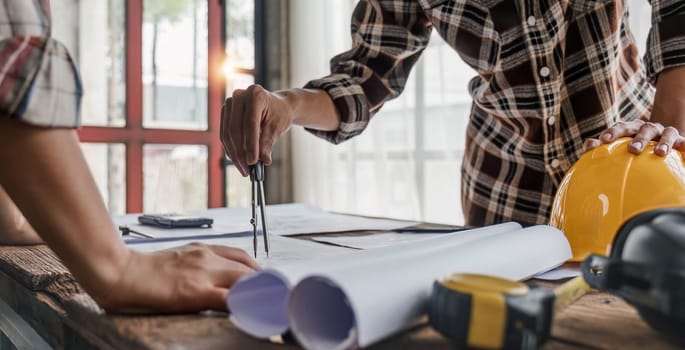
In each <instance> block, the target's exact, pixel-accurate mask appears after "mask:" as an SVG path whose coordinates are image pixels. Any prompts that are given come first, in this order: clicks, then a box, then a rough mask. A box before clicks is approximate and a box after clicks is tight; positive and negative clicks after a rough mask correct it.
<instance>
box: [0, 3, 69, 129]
mask: <svg viewBox="0 0 685 350" xmlns="http://www.w3.org/2000/svg"><path fill="white" fill-rule="evenodd" d="M50 22H51V18H50V3H49V1H48V0H4V1H2V2H0V118H13V119H18V120H21V121H23V122H26V123H29V124H32V125H36V126H42V127H68V128H73V127H77V126H78V125H79V121H80V120H79V106H80V101H81V95H82V89H81V81H80V78H79V75H78V70H77V69H76V66H75V65H74V62H73V60H72V59H71V57H70V56H69V53H68V52H67V49H66V48H65V47H64V46H63V45H62V44H60V43H59V42H57V41H55V40H53V39H52V38H51V37H50V30H51V24H50Z"/></svg>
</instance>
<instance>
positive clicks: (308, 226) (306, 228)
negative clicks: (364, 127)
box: [114, 203, 416, 239]
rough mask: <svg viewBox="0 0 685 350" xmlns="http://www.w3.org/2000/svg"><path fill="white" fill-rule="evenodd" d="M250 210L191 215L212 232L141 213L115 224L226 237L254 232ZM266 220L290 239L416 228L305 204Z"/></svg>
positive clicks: (153, 232) (280, 209)
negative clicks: (160, 222) (158, 223)
mask: <svg viewBox="0 0 685 350" xmlns="http://www.w3.org/2000/svg"><path fill="white" fill-rule="evenodd" d="M251 212H252V210H251V209H250V208H217V209H208V210H202V211H195V212H189V213H188V214H189V215H196V216H202V217H209V218H212V219H214V225H212V226H213V227H212V228H211V229H208V228H199V229H160V228H155V227H153V226H148V225H140V224H138V219H137V218H138V214H128V215H123V216H118V217H115V218H114V222H115V224H116V225H117V226H118V225H128V226H129V227H131V228H132V229H134V230H136V231H139V232H143V233H144V234H146V235H150V236H153V237H156V238H180V239H183V238H184V237H194V236H197V235H223V234H230V233H244V232H251V231H252V225H250V222H249V220H250V217H251V216H252V213H251ZM266 218H267V224H268V226H269V231H270V233H271V236H275V235H280V236H289V235H298V234H311V233H331V232H347V231H362V230H364V231H366V230H369V231H372V230H394V229H398V228H403V227H408V226H412V225H415V224H416V223H415V222H409V221H399V220H387V219H372V218H364V217H359V216H354V215H343V214H333V213H329V212H326V211H324V210H322V209H320V208H317V207H314V206H311V205H307V204H301V203H293V204H278V205H268V206H267V207H266Z"/></svg>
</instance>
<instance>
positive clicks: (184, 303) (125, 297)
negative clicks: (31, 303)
mask: <svg viewBox="0 0 685 350" xmlns="http://www.w3.org/2000/svg"><path fill="white" fill-rule="evenodd" d="M255 269H259V265H258V264H257V262H255V261H254V260H253V259H252V258H251V257H250V256H249V255H248V254H247V253H245V252H244V251H243V250H241V249H237V248H230V247H226V246H218V245H205V244H200V243H191V244H189V245H185V246H182V247H178V248H175V249H170V250H163V251H160V252H155V253H151V254H141V253H137V252H131V253H130V257H129V260H128V263H127V264H126V268H125V269H124V271H123V272H122V274H121V278H120V280H119V281H118V282H117V283H115V285H112V286H103V288H105V289H106V290H107V291H106V292H102V293H96V294H95V295H98V294H100V295H103V297H102V298H101V299H100V300H98V298H97V297H95V299H96V301H97V302H98V304H99V305H100V306H101V307H103V308H104V309H105V310H107V311H108V312H113V313H179V312H198V311H202V310H220V311H225V310H226V296H227V293H228V289H229V288H230V286H231V285H232V284H233V283H234V282H235V281H236V280H237V279H238V278H240V277H241V276H243V275H245V274H247V273H249V272H251V271H254V270H255Z"/></svg>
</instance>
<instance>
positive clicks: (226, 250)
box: [209, 244, 261, 270]
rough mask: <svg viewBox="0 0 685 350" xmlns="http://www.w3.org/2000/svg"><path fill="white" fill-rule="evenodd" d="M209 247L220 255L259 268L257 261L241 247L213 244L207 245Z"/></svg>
mask: <svg viewBox="0 0 685 350" xmlns="http://www.w3.org/2000/svg"><path fill="white" fill-rule="evenodd" d="M209 249H211V250H212V251H213V252H214V254H216V255H218V256H220V257H223V258H226V259H229V260H233V261H236V262H239V263H242V264H243V265H245V266H247V267H250V268H252V269H255V270H257V269H260V268H261V267H260V266H259V264H258V263H257V261H255V260H254V259H253V258H252V257H251V256H250V255H249V254H247V253H246V252H245V251H244V250H242V249H238V248H232V247H227V246H223V245H214V244H213V245H209Z"/></svg>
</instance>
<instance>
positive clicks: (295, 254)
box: [127, 232, 350, 267]
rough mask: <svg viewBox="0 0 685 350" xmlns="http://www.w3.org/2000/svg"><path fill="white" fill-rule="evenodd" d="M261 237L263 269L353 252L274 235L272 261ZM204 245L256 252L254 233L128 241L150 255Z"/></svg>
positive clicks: (258, 258)
mask: <svg viewBox="0 0 685 350" xmlns="http://www.w3.org/2000/svg"><path fill="white" fill-rule="evenodd" d="M258 238H259V247H258V249H257V262H259V264H260V265H261V266H262V267H269V266H282V265H285V264H288V263H292V262H297V261H308V260H311V259H314V258H319V257H324V256H332V255H339V254H341V253H347V252H349V251H350V249H347V248H342V247H336V246H331V245H324V244H319V243H314V242H309V241H305V240H302V239H297V238H290V237H280V236H273V237H269V238H270V241H269V243H271V245H270V246H269V258H267V257H266V255H265V253H264V247H263V246H262V243H263V241H262V240H261V239H262V238H261V236H260V237H258ZM198 241H199V242H202V243H204V244H213V245H225V246H229V247H235V248H240V249H242V250H244V251H245V252H246V253H247V254H249V255H250V256H253V250H252V233H251V232H250V233H249V234H235V235H231V236H230V237H221V238H212V239H202V240H195V239H188V240H173V241H163V242H149V241H148V242H146V243H135V242H127V245H128V247H129V248H131V249H133V250H136V251H139V252H144V253H150V252H155V251H159V250H164V249H169V248H175V247H179V246H182V245H186V244H189V243H193V242H198Z"/></svg>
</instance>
